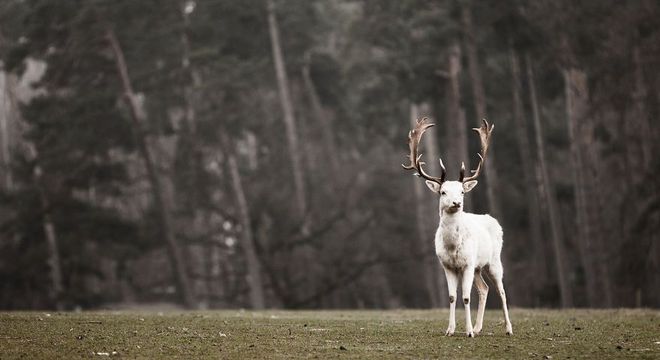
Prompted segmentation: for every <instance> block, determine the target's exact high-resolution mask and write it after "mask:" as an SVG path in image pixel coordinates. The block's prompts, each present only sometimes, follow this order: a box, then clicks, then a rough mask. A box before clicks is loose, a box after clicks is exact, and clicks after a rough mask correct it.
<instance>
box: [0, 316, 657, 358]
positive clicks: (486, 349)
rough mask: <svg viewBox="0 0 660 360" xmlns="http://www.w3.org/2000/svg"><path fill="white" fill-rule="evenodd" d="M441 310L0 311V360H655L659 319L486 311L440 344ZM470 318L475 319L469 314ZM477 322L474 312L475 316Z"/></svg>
mask: <svg viewBox="0 0 660 360" xmlns="http://www.w3.org/2000/svg"><path fill="white" fill-rule="evenodd" d="M447 313H448V312H447V311H446V310H400V311H376V310H374V311H264V312H253V311H242V310H235V311H201V312H164V313H161V312H143V311H118V312H117V311H114V312H112V311H109V312H82V313H68V312H64V313H45V312H4V313H0V359H10V358H26V359H47V358H66V359H72V358H98V359H102V358H105V357H115V358H151V359H155V358H185V359H198V358H236V359H250V358H269V359H270V358H287V359H289V358H360V359H364V358H378V359H382V358H395V359H401V358H414V359H417V358H451V359H461V358H478V359H499V358H502V359H512V358H532V359H567V358H572V359H575V358H580V359H581V358H593V359H604V358H629V357H630V358H641V359H660V311H652V310H564V311H559V310H525V309H513V310H512V311H511V320H512V322H513V331H514V335H513V336H506V335H505V334H504V321H503V319H502V315H501V312H499V311H496V310H489V311H488V312H487V313H486V318H485V320H484V329H483V331H482V334H481V335H479V336H477V337H476V338H467V337H465V335H464V323H463V321H462V320H463V319H464V317H463V312H462V311H457V314H456V316H457V325H458V326H457V329H456V334H455V335H454V336H453V337H445V336H444V333H445V329H446V327H447ZM475 313H476V311H475ZM473 316H475V314H473Z"/></svg>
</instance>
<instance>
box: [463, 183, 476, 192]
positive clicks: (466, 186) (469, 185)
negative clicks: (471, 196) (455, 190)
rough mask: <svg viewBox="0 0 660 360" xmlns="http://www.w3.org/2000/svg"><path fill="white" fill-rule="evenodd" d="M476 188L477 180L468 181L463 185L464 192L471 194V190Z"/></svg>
mask: <svg viewBox="0 0 660 360" xmlns="http://www.w3.org/2000/svg"><path fill="white" fill-rule="evenodd" d="M475 186H477V180H468V181H466V182H464V183H463V191H464V192H469V191H470V190H472V189H474V187H475Z"/></svg>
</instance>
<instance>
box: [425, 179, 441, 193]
mask: <svg viewBox="0 0 660 360" xmlns="http://www.w3.org/2000/svg"><path fill="white" fill-rule="evenodd" d="M426 186H428V187H429V189H431V191H433V192H436V193H437V192H439V191H440V184H438V183H437V182H435V181H430V180H426Z"/></svg>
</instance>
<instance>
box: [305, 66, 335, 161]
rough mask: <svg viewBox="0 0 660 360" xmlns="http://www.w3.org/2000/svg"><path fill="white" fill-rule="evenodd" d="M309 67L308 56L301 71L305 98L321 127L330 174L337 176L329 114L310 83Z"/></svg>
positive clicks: (314, 87) (311, 82) (312, 83)
mask: <svg viewBox="0 0 660 360" xmlns="http://www.w3.org/2000/svg"><path fill="white" fill-rule="evenodd" d="M308 55H309V54H308ZM309 66H310V64H309V56H307V57H306V61H305V65H304V66H303V69H302V75H303V82H304V85H305V92H306V93H307V96H309V101H310V103H311V105H312V111H314V117H316V120H317V121H318V122H319V125H320V127H321V136H322V138H323V144H324V145H325V151H326V152H327V154H328V155H327V156H328V159H329V160H330V167H331V170H332V173H333V174H339V173H341V168H340V166H339V153H338V152H337V147H336V146H335V139H334V131H333V129H332V122H331V119H330V112H329V111H328V110H326V109H324V108H323V105H321V100H320V99H319V95H318V92H317V91H316V86H314V82H313V81H312V77H311V76H310V73H309Z"/></svg>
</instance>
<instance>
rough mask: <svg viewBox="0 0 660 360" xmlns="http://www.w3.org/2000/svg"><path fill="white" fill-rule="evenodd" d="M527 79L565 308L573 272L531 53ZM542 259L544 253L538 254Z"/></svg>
mask: <svg viewBox="0 0 660 360" xmlns="http://www.w3.org/2000/svg"><path fill="white" fill-rule="evenodd" d="M525 60H526V67H527V81H529V97H530V103H531V105H532V119H533V120H534V127H533V128H534V135H535V138H536V149H537V151H536V156H537V157H538V163H539V168H540V170H541V181H542V188H543V190H544V192H545V194H544V196H543V198H544V200H545V203H546V207H547V209H548V217H549V218H550V234H551V237H552V247H553V250H554V255H555V256H554V257H555V268H556V271H557V282H558V283H559V294H560V297H561V306H562V307H564V308H568V307H572V306H573V295H572V293H571V286H570V284H569V283H568V274H569V273H570V272H571V271H570V268H569V267H568V266H567V265H566V249H565V247H564V231H563V225H562V223H561V216H560V215H559V211H558V208H557V201H556V200H555V195H554V193H553V191H552V185H551V183H550V174H549V172H548V166H547V158H546V156H545V143H544V140H543V127H542V126H543V125H542V123H541V114H540V112H539V104H538V98H537V95H536V81H535V79H534V72H533V69H532V63H531V59H530V57H529V55H526V59H525ZM538 256H539V258H538V259H541V258H542V257H543V254H539V255H538Z"/></svg>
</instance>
